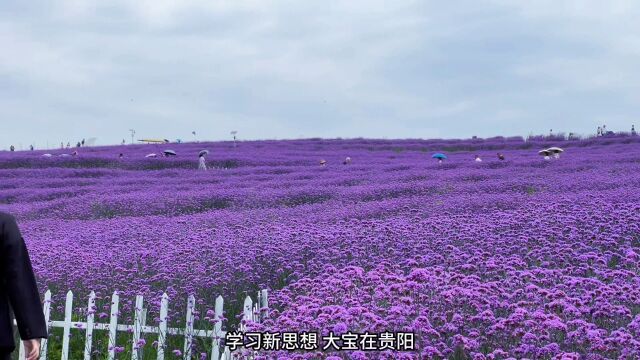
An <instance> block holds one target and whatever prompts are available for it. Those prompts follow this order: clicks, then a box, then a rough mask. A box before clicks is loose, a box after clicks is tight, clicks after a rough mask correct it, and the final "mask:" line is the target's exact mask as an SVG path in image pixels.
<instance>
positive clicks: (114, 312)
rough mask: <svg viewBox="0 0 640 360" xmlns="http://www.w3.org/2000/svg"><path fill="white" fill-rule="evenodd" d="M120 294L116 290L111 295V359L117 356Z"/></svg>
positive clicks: (109, 357)
mask: <svg viewBox="0 0 640 360" xmlns="http://www.w3.org/2000/svg"><path fill="white" fill-rule="evenodd" d="M119 302H120V296H118V292H117V291H114V292H113V295H112V296H111V319H110V320H111V321H110V322H109V356H108V359H109V360H114V359H115V357H116V337H117V336H118V304H119Z"/></svg>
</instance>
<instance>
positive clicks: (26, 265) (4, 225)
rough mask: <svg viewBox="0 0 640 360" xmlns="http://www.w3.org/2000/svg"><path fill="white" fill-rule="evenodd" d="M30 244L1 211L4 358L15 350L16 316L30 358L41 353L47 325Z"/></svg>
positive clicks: (0, 340)
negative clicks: (14, 331) (29, 247)
mask: <svg viewBox="0 0 640 360" xmlns="http://www.w3.org/2000/svg"><path fill="white" fill-rule="evenodd" d="M39 294H40V293H39V291H38V286H37V285H36V278H35V275H34V274H33V269H32V267H31V260H30V259H29V254H28V252H27V246H26V245H25V243H24V239H23V238H22V235H21V234H20V230H19V229H18V224H17V223H16V221H15V219H14V218H13V216H11V215H9V214H6V213H3V212H0V360H9V359H11V353H12V352H13V351H14V350H15V343H14V341H13V317H12V316H11V311H12V312H13V316H15V319H16V322H17V323H18V331H19V333H20V338H22V342H23V344H24V348H25V354H26V358H27V360H36V359H38V358H39V356H40V339H43V338H46V337H47V327H46V323H45V320H44V314H43V312H42V304H41V302H40V295H39Z"/></svg>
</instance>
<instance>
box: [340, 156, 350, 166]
mask: <svg viewBox="0 0 640 360" xmlns="http://www.w3.org/2000/svg"><path fill="white" fill-rule="evenodd" d="M342 163H343V164H344V165H349V164H351V158H350V157H348V156H347V158H346V159H344V161H343V162H342Z"/></svg>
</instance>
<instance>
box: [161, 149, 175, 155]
mask: <svg viewBox="0 0 640 360" xmlns="http://www.w3.org/2000/svg"><path fill="white" fill-rule="evenodd" d="M163 153H164V154H165V155H170V156H176V155H177V154H176V152H175V151H173V150H165V151H163Z"/></svg>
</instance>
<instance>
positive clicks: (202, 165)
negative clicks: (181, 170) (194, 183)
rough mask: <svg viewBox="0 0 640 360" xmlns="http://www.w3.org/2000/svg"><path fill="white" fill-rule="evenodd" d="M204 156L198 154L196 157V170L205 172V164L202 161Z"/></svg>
mask: <svg viewBox="0 0 640 360" xmlns="http://www.w3.org/2000/svg"><path fill="white" fill-rule="evenodd" d="M204 155H205V154H202V153H201V154H200V155H199V156H198V170H207V163H206V162H205V161H204Z"/></svg>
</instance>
